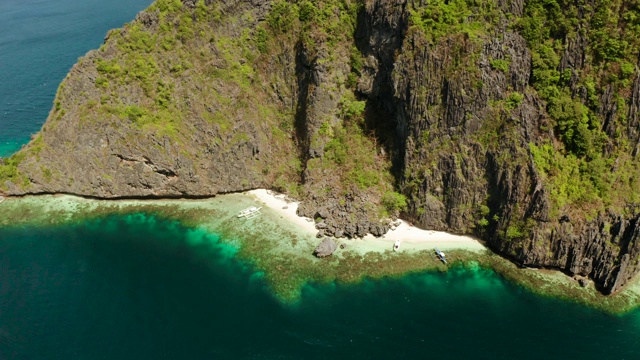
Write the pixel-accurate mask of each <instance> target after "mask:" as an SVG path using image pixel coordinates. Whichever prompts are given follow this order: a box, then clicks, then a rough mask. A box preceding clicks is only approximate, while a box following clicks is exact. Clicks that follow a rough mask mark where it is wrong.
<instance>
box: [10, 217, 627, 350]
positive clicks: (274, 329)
mask: <svg viewBox="0 0 640 360" xmlns="http://www.w3.org/2000/svg"><path fill="white" fill-rule="evenodd" d="M0 239H1V242H0V358H2V359H71V358H74V359H116V358H118V359H204V358H214V359H334V358H335V359H371V358H438V359H470V358H474V359H513V358H517V359H541V358H549V359H638V358H640V340H639V338H638V332H639V330H640V316H639V315H638V314H637V313H635V314H630V315H626V316H610V315H605V314H602V313H599V312H597V311H593V310H590V309H586V308H583V307H581V306H576V305H573V304H569V303H564V302H561V301H556V300H553V299H546V298H541V297H538V296H535V295H532V294H530V293H528V292H526V291H522V290H521V289H519V288H518V287H515V286H512V285H510V284H508V283H505V282H504V281H502V280H501V279H500V278H499V277H497V276H496V275H495V274H494V273H492V272H491V271H487V270H481V269H478V270H475V271H472V270H462V269H459V270H455V271H451V272H449V273H446V274H440V273H425V274H415V275H411V276H406V277H404V278H402V279H400V280H398V279H396V280H392V279H389V280H383V281H365V282H364V283H362V284H360V285H356V286H336V285H322V286H308V287H307V288H305V290H304V295H303V298H302V299H301V301H300V302H299V303H298V304H296V305H294V306H284V305H281V304H280V303H278V302H277V301H276V300H274V299H273V297H272V296H271V295H270V294H269V293H268V292H267V291H266V290H265V286H264V283H263V281H262V278H261V277H260V276H256V275H255V274H253V273H252V271H251V270H250V269H251V267H250V266H247V265H246V264H242V263H241V262H239V261H237V260H235V259H234V258H233V254H234V251H233V249H232V248H229V246H228V245H222V244H220V243H219V242H218V238H217V237H216V236H215V235H208V234H206V233H204V232H202V231H197V230H189V229H186V228H183V227H181V226H180V225H179V224H177V223H175V222H169V221H163V220H159V219H156V218H153V217H148V216H144V215H134V216H112V217H109V218H106V219H102V220H96V221H91V222H87V223H84V224H79V225H75V226H64V227H53V228H22V229H0Z"/></svg>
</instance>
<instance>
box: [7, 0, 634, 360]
mask: <svg viewBox="0 0 640 360" xmlns="http://www.w3.org/2000/svg"><path fill="white" fill-rule="evenodd" d="M148 3H149V1H148V0H145V1H139V0H138V1H137V0H112V1H102V2H101V1H97V0H82V1H81V0H50V1H45V0H22V1H16V0H0V156H7V155H9V154H10V153H12V152H14V151H15V150H17V149H19V148H20V146H21V145H22V144H24V143H25V142H26V141H27V140H28V139H29V136H30V135H31V134H32V133H34V132H36V131H37V130H38V129H39V127H40V126H41V124H42V123H43V122H44V120H45V118H46V115H47V113H48V111H49V110H50V108H51V103H52V100H53V96H54V94H55V91H56V89H57V86H58V83H59V82H60V81H61V80H62V79H63V78H64V76H65V74H66V72H67V70H68V69H69V68H70V67H71V66H72V65H73V63H74V62H75V60H76V59H77V58H78V57H79V56H81V55H82V54H84V53H85V52H86V51H87V50H89V49H92V48H97V47H98V46H99V45H100V43H101V42H102V39H103V37H104V34H105V33H106V31H107V30H108V29H109V28H112V27H118V26H121V25H122V24H123V23H124V22H127V21H129V20H131V19H132V18H133V17H134V16H135V14H136V13H137V12H138V11H139V10H141V9H142V8H144V7H145V6H147V5H148ZM1 214H2V213H1V206H0V216H1ZM198 238H206V239H207V240H208V241H195V240H197V239H198ZM196 244H199V245H196ZM211 244H213V245H211ZM233 253H234V252H233V251H232V250H230V249H229V248H228V246H225V245H223V244H221V243H219V242H216V235H214V234H206V233H204V232H201V231H196V230H190V229H187V228H184V227H182V226H180V225H179V224H177V223H175V222H171V221H166V220H161V219H156V218H153V217H148V216H145V215H137V216H116V215H114V216H111V217H108V218H105V219H101V220H93V221H89V222H86V223H82V224H76V225H67V226H57V227H37V228H0V360H5V359H404V358H417V359H418V358H419V359H431V358H433V359H640V340H639V339H640V336H639V334H640V314H639V313H638V312H634V313H632V314H628V315H625V316H610V315H605V314H602V313H600V312H598V311H594V310H591V309H587V308H584V307H582V306H577V305H574V304H570V303H566V302H562V301H558V300H554V299H548V298H542V297H539V296H535V295H532V294H530V293H528V292H526V291H523V290H522V289H520V288H518V287H517V286H514V285H512V284H509V283H507V282H505V281H503V280H502V279H501V278H500V277H498V276H496V275H495V274H494V273H492V272H491V271H487V270H481V269H477V270H461V269H458V270H453V271H450V272H448V273H446V274H441V273H424V274H413V275H409V276H406V277H404V278H401V279H387V280H382V281H365V282H363V283H362V284H359V285H351V286H340V285H321V286H320V285H310V286H308V287H307V288H305V291H304V292H303V298H302V299H301V300H300V302H299V303H298V304H296V305H295V306H285V305H282V304H280V303H279V302H277V301H276V300H274V298H273V297H272V296H271V295H270V294H269V292H268V291H267V290H266V289H265V285H264V283H263V281H262V279H261V277H260V276H259V274H255V273H253V271H252V270H251V267H250V266H248V265H247V264H244V263H242V262H240V261H238V260H237V259H235V258H234V257H233Z"/></svg>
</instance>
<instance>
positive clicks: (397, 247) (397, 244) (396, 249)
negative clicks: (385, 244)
mask: <svg viewBox="0 0 640 360" xmlns="http://www.w3.org/2000/svg"><path fill="white" fill-rule="evenodd" d="M400 241H401V240H400V239H398V240H396V243H395V244H393V251H398V249H400Z"/></svg>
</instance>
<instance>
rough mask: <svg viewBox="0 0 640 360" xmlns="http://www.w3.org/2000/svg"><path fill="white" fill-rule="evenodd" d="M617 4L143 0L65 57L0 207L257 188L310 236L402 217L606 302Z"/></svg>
mask: <svg viewBox="0 0 640 360" xmlns="http://www.w3.org/2000/svg"><path fill="white" fill-rule="evenodd" d="M639 19H640V13H639V9H638V7H637V5H636V3H635V2H633V1H628V0H614V1H600V0H587V1H584V2H579V3H576V2H569V1H564V0H552V1H542V0H529V1H523V0H514V1H507V0H492V1H475V0H450V1H444V0H435V1H429V2H427V1H406V0H366V1H365V0H324V1H308V0H300V1H283V0H274V1H257V0H239V1H227V0H204V1H203V0H198V1H196V0H182V1H181V0H158V1H156V2H155V3H154V4H153V5H152V6H151V7H149V8H148V9H147V10H145V11H144V12H142V13H140V14H139V15H138V16H137V18H136V20H135V21H133V22H132V23H130V24H128V25H126V26H125V27H124V28H122V29H117V30H113V31H111V32H109V33H108V34H107V37H106V38H105V43H104V44H103V45H102V46H101V47H100V49H98V50H96V51H92V52H90V53H88V54H87V55H86V56H84V57H83V58H81V59H80V60H79V61H78V63H77V64H76V65H75V66H74V67H73V68H72V69H71V71H70V72H69V74H68V76H67V78H66V79H65V80H64V81H63V83H62V84H61V85H60V88H59V90H58V93H57V95H56V99H55V102H54V105H53V108H52V110H51V112H50V114H49V117H48V119H47V122H46V123H45V125H44V127H43V128H42V131H41V132H40V133H38V134H37V135H35V136H34V137H33V139H32V141H31V142H30V143H29V144H28V145H27V146H25V147H24V148H23V149H22V150H21V151H20V152H18V153H17V154H15V155H13V156H12V157H11V158H8V159H4V160H3V164H2V165H0V189H1V190H0V191H1V192H2V193H3V194H5V195H9V196H22V195H28V194H58V193H64V194H74V195H81V196H85V197H92V198H100V199H123V198H149V199H153V198H172V197H176V198H178V197H179V198H198V197H208V196H212V195H216V194H222V193H231V192H239V191H245V190H250V189H256V188H271V189H275V190H278V191H281V192H284V193H286V194H288V195H290V196H292V197H295V198H298V199H300V200H302V203H301V205H300V207H299V208H298V213H299V214H300V215H303V216H307V217H310V218H314V219H317V220H322V223H323V224H324V225H323V228H322V229H321V230H320V231H321V232H322V234H321V236H325V235H326V236H334V237H362V236H364V235H367V234H369V233H371V234H373V235H382V234H384V233H385V232H386V231H387V230H388V229H389V219H392V218H394V217H395V216H398V215H401V216H402V217H403V218H405V219H407V220H409V221H411V222H412V223H413V224H415V225H417V226H419V227H422V228H428V229H434V230H442V231H449V232H453V233H460V234H474V235H476V236H478V237H480V238H482V239H484V240H485V241H486V243H487V245H488V246H489V247H490V248H491V249H492V250H493V251H495V252H496V253H499V254H501V255H502V256H504V257H507V258H509V259H511V260H512V261H514V262H516V263H518V264H520V265H524V266H529V267H541V268H551V269H557V270H560V271H563V272H565V273H568V274H570V275H576V276H579V277H580V278H581V279H582V278H583V277H588V278H590V279H592V280H593V282H594V283H595V285H596V287H597V288H598V289H599V290H600V291H602V292H603V293H606V294H608V293H614V292H617V291H618V290H620V289H622V288H623V287H624V285H625V284H627V283H628V282H629V281H630V280H631V279H632V278H633V277H634V276H635V275H636V274H637V273H638V271H639V270H640V263H639V259H640V258H639V256H640V245H639V244H638V238H639V237H640V229H639V225H640V224H639V222H638V219H639V217H640V209H639V208H638V204H639V199H640V197H639V194H640V193H639V191H638V189H640V184H639V181H640V177H639V176H638V175H639V172H638V171H639V169H638V165H639V163H640V162H639V161H638V159H637V156H638V144H639V143H640V131H639V127H638V125H639V123H638V122H639V120H640V112H639V110H640V72H639V71H638V54H639V53H640V36H639V35H640V20H639Z"/></svg>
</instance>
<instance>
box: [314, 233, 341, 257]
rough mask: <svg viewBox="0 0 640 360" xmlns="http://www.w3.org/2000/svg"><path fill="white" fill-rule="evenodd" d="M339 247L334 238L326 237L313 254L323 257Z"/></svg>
mask: <svg viewBox="0 0 640 360" xmlns="http://www.w3.org/2000/svg"><path fill="white" fill-rule="evenodd" d="M337 248H338V244H337V243H336V242H335V241H334V240H333V239H331V238H324V240H322V242H321V243H320V245H318V247H316V249H315V250H314V251H313V254H314V255H315V256H317V257H319V258H323V257H327V256H329V255H331V254H333V252H334V251H336V249H337Z"/></svg>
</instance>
